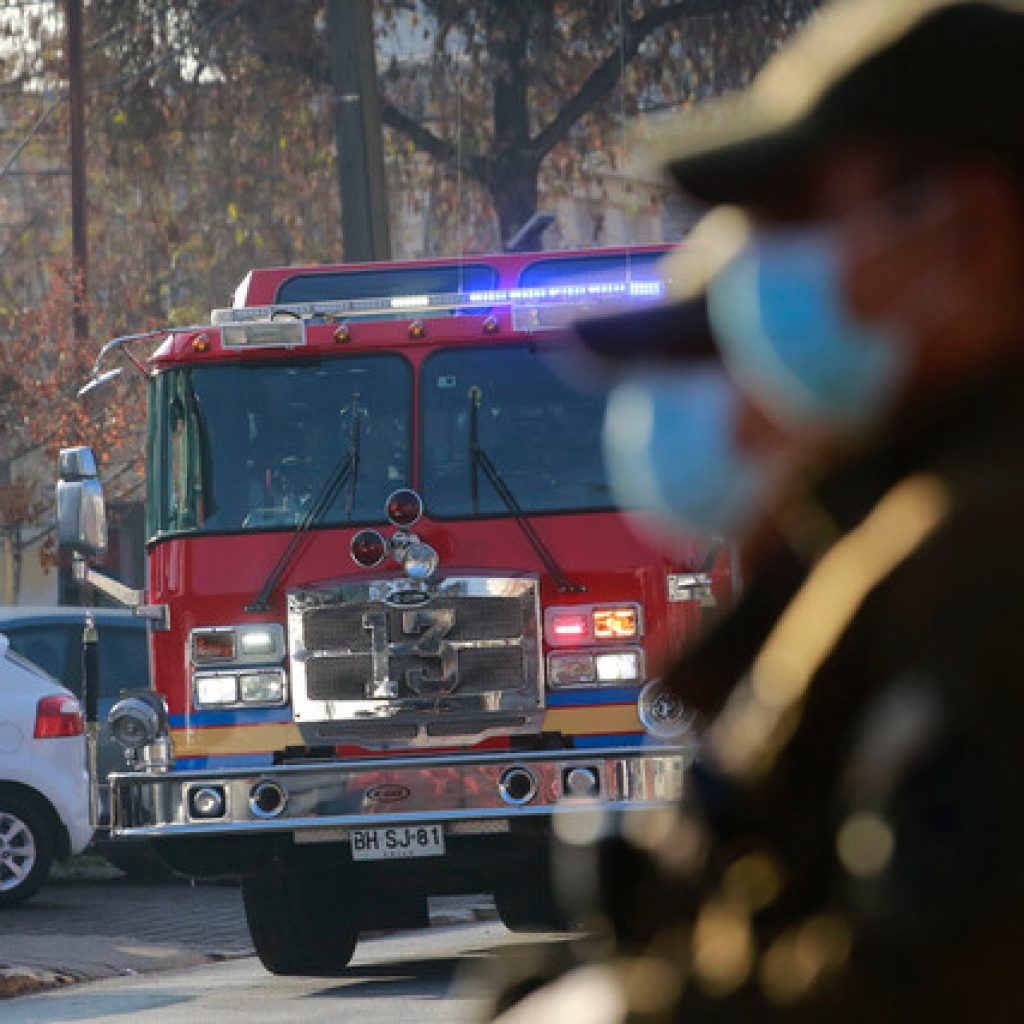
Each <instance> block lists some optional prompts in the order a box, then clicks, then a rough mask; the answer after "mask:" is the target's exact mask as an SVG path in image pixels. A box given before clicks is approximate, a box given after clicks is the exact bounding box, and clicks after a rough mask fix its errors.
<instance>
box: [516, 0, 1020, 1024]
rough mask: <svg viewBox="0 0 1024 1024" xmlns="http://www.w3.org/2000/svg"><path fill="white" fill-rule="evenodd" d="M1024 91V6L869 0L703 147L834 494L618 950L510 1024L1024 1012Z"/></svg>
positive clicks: (974, 1016)
mask: <svg viewBox="0 0 1024 1024" xmlns="http://www.w3.org/2000/svg"><path fill="white" fill-rule="evenodd" d="M1022 96H1024V8H1022V7H1021V6H1020V5H1019V4H1015V3H1000V2H997V0H991V2H982V0H945V2H942V0H902V2H895V0H884V2H877V0H875V2H871V0H848V2H844V3H840V4H837V5H835V6H834V7H833V8H831V9H829V10H827V11H826V12H825V13H823V14H822V16H821V17H820V18H818V19H816V20H815V22H814V23H813V24H812V25H811V26H810V27H809V28H808V29H807V30H805V31H804V32H803V33H802V34H801V35H800V36H799V37H798V38H797V39H796V40H795V41H794V42H793V44H792V45H791V46H789V47H788V48H787V49H785V50H784V51H783V52H781V53H780V54H779V55H778V56H777V57H776V58H775V59H774V60H773V61H772V62H770V64H769V65H768V66H767V67H766V69H765V71H764V72H763V73H762V74H761V75H760V76H759V78H758V79H757V80H756V81H755V83H754V85H753V87H752V88H751V89H750V90H749V91H748V92H747V93H745V94H743V95H742V96H741V97H739V98H738V99H736V100H733V101H731V102H730V103H729V104H728V105H727V108H726V109H725V110H722V111H719V112H718V113H717V114H716V116H713V117H711V118H710V119H709V120H708V121H707V122H706V123H705V124H704V126H703V127H697V128H693V129H690V130H689V132H688V133H684V136H683V138H682V139H681V141H680V144H679V149H680V150H681V152H680V153H679V155H677V156H676V158H675V159H674V160H673V161H672V163H671V170H672V173H673V174H674V176H675V178H676V180H677V181H678V182H679V184H680V185H681V187H682V188H683V189H684V190H685V191H687V192H688V193H689V194H691V195H692V196H694V197H696V198H698V199H701V200H703V201H705V202H707V203H708V204H710V205H712V206H722V205H724V204H729V206H730V207H736V208H737V209H732V210H719V211H717V212H716V213H713V214H712V215H711V216H712V217H715V218H717V219H718V221H719V222H720V224H721V225H722V227H721V231H722V234H723V237H724V236H725V235H728V236H730V237H731V239H732V242H731V244H730V245H729V246H725V247H724V248H727V249H728V250H729V253H730V254H729V256H728V258H726V259H724V260H722V261H721V263H720V265H719V266H718V267H717V268H716V272H715V273H714V274H713V275H712V276H711V277H710V279H709V280H708V282H707V285H706V304H707V309H708V311H709V316H710V321H711V325H712V328H713V331H714V334H715V337H716V340H717V342H718V345H719V348H720V350H721V354H722V358H723V362H724V364H725V365H726V367H727V368H728V370H729V372H730V374H731V375H732V377H733V379H734V380H735V382H736V383H737V384H738V385H739V387H740V388H741V389H742V390H743V391H744V392H745V393H746V394H747V395H749V396H750V398H751V399H752V400H754V401H755V402H756V403H758V405H759V406H760V407H761V408H762V409H763V410H764V411H765V412H766V413H767V414H768V416H769V417H770V418H771V419H772V420H774V421H775V422H777V423H778V424H780V425H781V426H782V427H783V433H784V436H785V437H786V438H787V439H788V440H790V441H793V440H794V439H795V441H796V445H797V447H801V446H803V447H804V448H805V450H806V451H807V452H810V451H811V450H812V449H813V451H814V453H815V459H814V461H815V462H816V463H817V464H818V465H819V466H820V465H821V464H822V463H823V462H824V463H827V464H828V468H827V471H826V472H825V474H824V475H820V474H819V475H818V479H817V482H807V483H806V485H805V486H803V487H801V485H800V481H799V480H797V481H791V486H790V488H789V491H790V492H791V493H788V494H787V496H786V497H785V499H783V500H780V501H777V502H776V505H775V509H774V511H773V516H774V518H775V521H776V524H777V530H776V533H777V536H778V537H779V538H781V544H782V546H784V547H788V549H789V550H790V551H791V552H792V553H794V554H795V557H796V561H797V563H798V564H799V566H800V567H799V568H797V569H796V570H795V571H794V574H793V576H792V577H787V579H789V583H788V584H787V585H788V586H789V588H790V592H789V593H787V594H786V596H785V599H784V600H782V601H779V602H778V607H777V608H776V609H774V610H773V611H772V613H771V614H768V615H765V616H762V619H761V620H760V621H759V622H758V623H757V625H756V628H753V627H752V629H753V635H754V637H755V642H752V641H751V635H750V633H748V632H746V631H744V630H740V631H739V632H738V634H737V636H736V641H737V643H739V644H740V645H741V646H742V645H743V644H746V646H747V647H750V648H751V651H750V655H749V657H737V658H734V659H733V662H734V664H733V665H732V666H731V668H729V669H725V668H723V669H722V670H721V674H720V675H719V676H718V677H714V673H713V672H712V674H711V675H712V677H713V678H712V680H711V685H712V688H713V689H714V690H715V692H716V700H718V698H719V697H720V698H721V699H720V700H718V703H723V702H724V707H722V708H721V710H720V711H719V712H718V713H717V715H716V716H715V717H714V719H713V721H712V722H711V723H710V725H709V728H708V732H707V737H706V742H705V745H704V748H703V751H702V754H701V756H700V758H699V759H698V760H697V761H696V762H695V764H694V765H693V766H692V767H691V769H690V770H689V771H688V773H687V776H686V779H685V782H684V790H685V792H684V798H683V805H682V807H681V809H680V811H679V813H678V814H672V815H668V816H663V817H661V818H659V819H657V820H651V819H648V821H647V823H645V824H643V823H642V824H640V825H639V827H633V829H632V832H630V828H629V827H628V826H627V829H626V831H627V834H631V835H632V838H633V841H634V842H635V844H636V846H637V847H638V848H643V849H644V852H645V859H642V860H641V859H639V858H635V859H632V860H631V859H629V858H623V857H620V858H619V859H618V861H616V860H614V859H612V860H611V861H609V862H607V863H606V864H605V871H606V872H609V875H608V878H607V879H606V886H605V888H606V891H607V892H608V893H610V894H611V897H612V898H611V900H610V901H609V905H612V904H614V906H613V907H612V909H611V910H610V911H609V914H610V917H611V918H612V920H613V923H614V924H615V926H616V928H615V932H614V943H613V946H612V948H610V949H609V948H605V949H604V952H603V953H602V955H600V956H596V955H595V956H594V958H593V960H592V961H591V962H589V963H583V964H581V965H580V966H577V967H576V968H575V969H572V970H569V971H567V972H566V973H564V974H563V975H562V976H561V977H560V978H559V979H558V980H556V981H552V982H550V983H549V984H547V985H546V986H544V987H542V988H540V989H539V990H538V991H535V992H533V993H532V994H530V995H527V996H525V998H523V999H522V1000H521V1001H520V1002H518V1003H516V1004H515V1005H514V1006H512V1007H511V1009H509V1010H508V1011H507V1013H505V1014H504V1015H503V1016H502V1017H501V1018H500V1019H501V1020H502V1021H503V1022H504V1024H518V1022H519V1021H529V1022H531V1024H544V1022H547V1021H552V1022H554V1021H558V1022H559V1024H572V1022H575V1021H587V1022H588V1024H601V1022H605V1021H607V1022H613V1021H626V1020H628V1021H670V1020H678V1021H683V1022H685V1024H699V1022H703V1021H775V1020H778V1021H847V1020H849V1021H854V1020H856V1021H858V1022H863V1021H866V1020H870V1021H873V1022H874V1021H911V1020H913V1021H917V1020H921V1021H925V1020H927V1021H939V1022H941V1021H1000V1020H1007V1021H1010V1020H1014V1021H1016V1020H1020V1019H1024V973H1022V972H1021V970H1020V967H1019V964H1020V962H1021V960H1022V957H1024V801H1022V800H1021V795H1020V794H1021V792H1022V788H1024V743H1022V742H1021V739H1022V729H1024V683H1022V682H1021V679H1020V678H1019V677H1020V665H1021V661H1022V655H1024V629H1022V626H1021V623H1022V621H1024V544H1022V541H1021V536H1020V530H1021V527H1022V524H1024V473H1022V462H1024V401H1022V399H1024V115H1022V114H1021V112H1020V103H1021V97H1022ZM663 319H664V316H663ZM650 393H653V392H650ZM641 433H643V432H641ZM647 437H648V442H647V443H648V444H649V445H650V444H653V443H654V442H655V441H656V440H657V432H656V431H647ZM801 438H804V439H805V440H804V441H801ZM642 449H643V443H642V442H637V451H640V450H642ZM648 454H650V453H648ZM801 490H802V491H803V493H802V494H801ZM744 529H745V530H747V531H749V532H750V533H751V534H752V533H753V532H756V530H757V527H756V526H754V525H753V524H752V523H751V522H747V523H745V524H744ZM769 578H770V574H769ZM722 627H723V628H725V629H728V628H729V627H728V620H726V622H723V624H722ZM719 632H720V631H718V630H716V631H715V632H714V633H713V634H712V636H711V637H709V643H711V642H715V641H714V636H715V634H717V633H719ZM701 656H702V655H701V651H700V650H699V649H698V650H697V651H695V652H693V654H691V655H688V656H687V657H685V658H684V659H683V661H682V662H681V664H680V665H679V666H677V667H676V669H675V670H673V672H672V673H670V676H669V679H670V682H671V684H672V685H673V686H674V687H676V688H681V689H682V691H683V692H684V693H689V694H690V695H692V693H693V688H694V685H695V684H694V682H693V676H692V674H688V672H690V671H691V670H692V669H693V668H694V666H695V665H698V664H699V663H700V659H701ZM726 660H728V659H726ZM748 668H749V670H747V669H748ZM726 695H727V696H726ZM711 703H712V704H714V703H715V701H712V702H711ZM715 710H717V708H715ZM644 872H645V873H646V877H645V878H643V879H639V878H638V877H636V876H637V874H639V873H644ZM623 893H626V894H627V897H626V898H624V897H623V895H622V894H623ZM630 900H632V904H630ZM631 914H632V915H633V916H634V917H635V919H636V920H637V921H641V922H642V924H641V925H636V923H635V921H634V922H632V923H631V922H630V920H629V917H630V915H631ZM598 948H600V947H598Z"/></svg>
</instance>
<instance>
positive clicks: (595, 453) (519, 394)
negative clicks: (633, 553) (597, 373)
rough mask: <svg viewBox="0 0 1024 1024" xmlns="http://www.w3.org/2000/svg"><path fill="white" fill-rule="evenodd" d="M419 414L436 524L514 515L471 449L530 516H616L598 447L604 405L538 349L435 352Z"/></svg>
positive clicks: (427, 499)
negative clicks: (490, 466)
mask: <svg viewBox="0 0 1024 1024" xmlns="http://www.w3.org/2000/svg"><path fill="white" fill-rule="evenodd" d="M474 405H475V406H476V407H475V408H474ZM420 408H421V412H420V415H421V420H422V422H421V429H420V437H421V438H422V442H421V445H422V448H421V466H422V468H421V490H422V493H423V499H424V503H425V505H426V508H427V511H428V513H429V514H430V515H431V516H434V517H436V518H439V519H446V518H465V517H471V516H475V515H491V516H493V515H502V516H505V515H509V514H510V510H509V507H508V504H507V502H506V501H505V500H504V499H503V498H502V496H501V495H500V494H499V493H498V491H497V490H495V487H494V484H493V482H492V480H491V479H489V478H488V476H487V474H486V473H482V472H479V467H478V466H476V465H475V461H476V460H475V459H474V457H473V451H474V446H476V447H477V449H478V450H480V451H482V452H485V453H486V456H487V457H488V459H489V460H490V462H491V463H493V465H494V468H495V469H496V470H497V472H498V474H499V475H500V478H501V480H502V481H504V483H505V484H506V485H507V487H508V490H509V491H510V492H511V493H512V494H513V495H514V497H515V501H516V503H517V504H518V505H519V507H520V508H521V509H522V510H523V511H524V512H526V513H537V512H568V511H575V510H580V511H590V510H598V509H608V508H611V507H612V498H611V492H610V489H609V487H608V483H607V480H606V479H605V472H604V465H603V460H602V458H601V446H600V437H601V423H602V420H603V417H604V396H603V395H600V394H591V393H586V392H581V391H576V390H574V389H573V388H571V387H570V386H569V384H568V383H566V381H565V380H564V379H563V378H562V377H561V376H560V375H559V374H557V373H555V372H554V370H553V369H552V366H551V364H550V362H549V360H548V359H547V358H546V357H545V356H543V355H542V354H541V353H540V352H539V351H538V350H537V349H535V348H533V347H531V346H525V345H523V346H519V345H516V346H491V347H489V348H471V349H465V348H464V349H443V350H441V351H439V352H436V353H435V354H433V355H431V356H429V357H428V358H427V359H426V360H425V361H424V364H423V369H422V371H421V377H420ZM474 430H475V431H476V437H475V438H474V437H473V432H474Z"/></svg>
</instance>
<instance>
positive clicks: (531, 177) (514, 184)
mask: <svg viewBox="0 0 1024 1024" xmlns="http://www.w3.org/2000/svg"><path fill="white" fill-rule="evenodd" d="M487 187H488V190H489V191H490V193H491V196H492V197H493V199H494V208H495V210H496V212H497V214H498V230H499V232H500V236H501V244H502V245H503V246H505V245H507V244H508V243H509V241H510V240H511V238H512V237H513V236H514V235H515V233H516V232H517V231H518V230H519V229H520V228H521V227H522V226H523V225H524V224H525V223H526V222H527V221H528V220H529V219H530V218H531V217H532V216H533V215H534V214H535V213H536V212H537V167H536V165H534V164H533V163H532V162H530V163H525V162H520V163H519V165H518V166H517V165H516V164H507V165H503V166H499V167H496V168H495V169H494V174H493V177H492V178H491V180H490V181H489V182H488V183H487Z"/></svg>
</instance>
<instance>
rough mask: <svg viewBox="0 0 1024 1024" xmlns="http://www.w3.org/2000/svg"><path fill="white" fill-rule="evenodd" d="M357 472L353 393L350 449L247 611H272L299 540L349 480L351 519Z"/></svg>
mask: <svg viewBox="0 0 1024 1024" xmlns="http://www.w3.org/2000/svg"><path fill="white" fill-rule="evenodd" d="M358 476H359V396H358V395H353V396H352V439H351V445H350V447H349V450H348V452H346V454H345V455H343V456H342V457H341V458H340V459H339V460H338V462H337V463H336V464H335V466H334V468H333V469H332V470H331V472H330V474H328V476H327V478H326V479H325V480H324V482H323V483H322V484H321V485H320V490H319V491H317V493H316V496H315V497H314V498H313V500H312V502H310V505H309V508H308V509H307V510H306V514H305V515H304V516H303V517H302V520H301V522H300V523H299V525H298V526H296V527H295V532H294V533H292V535H291V537H289V538H288V543H287V544H286V545H285V548H284V551H282V552H281V555H280V557H279V558H278V560H277V561H276V562H275V563H274V568H273V569H271V570H270V575H269V576H267V578H266V581H265V582H264V584H263V586H262V587H260V592H259V593H258V594H257V595H256V597H255V598H254V599H253V600H252V602H251V603H250V604H247V605H246V606H245V610H246V611H247V612H266V611H270V596H271V594H273V592H274V589H275V587H277V585H278V583H280V582H281V577H282V576H283V575H284V573H285V570H286V569H287V568H288V566H289V565H290V564H291V561H292V559H293V558H294V557H295V552H296V551H298V549H299V544H301V543H302V538H303V537H305V536H306V534H307V533H308V532H309V530H310V529H312V527H314V526H316V524H317V523H318V522H320V520H321V519H323V517H324V515H325V514H326V512H327V510H328V509H329V508H330V507H331V505H333V504H334V501H335V499H336V498H337V497H338V494H339V493H340V492H341V489H342V487H344V486H345V484H346V483H347V484H348V485H349V492H348V499H347V501H346V515H347V517H348V518H349V519H351V518H352V508H353V505H354V504H355V497H356V481H357V479H358Z"/></svg>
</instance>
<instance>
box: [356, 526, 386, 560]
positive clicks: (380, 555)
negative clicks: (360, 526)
mask: <svg viewBox="0 0 1024 1024" xmlns="http://www.w3.org/2000/svg"><path fill="white" fill-rule="evenodd" d="M349 550H350V551H351V552H352V558H353V559H354V560H355V562H356V564H357V565H361V566H362V567H363V568H364V569H372V568H373V567H374V566H376V565H380V563H381V562H383V561H384V558H385V557H386V555H387V553H388V542H387V541H386V540H385V539H384V538H383V537H382V536H381V535H380V534H379V533H378V532H377V531H376V530H360V531H359V532H358V533H357V534H356V535H355V536H354V537H353V538H352V542H351V544H350V545H349Z"/></svg>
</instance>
